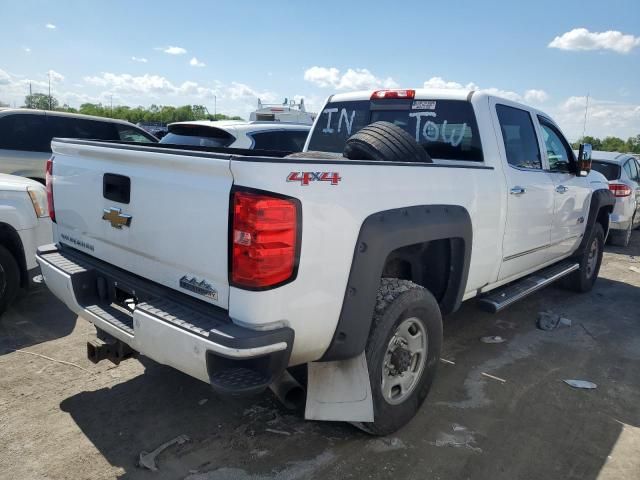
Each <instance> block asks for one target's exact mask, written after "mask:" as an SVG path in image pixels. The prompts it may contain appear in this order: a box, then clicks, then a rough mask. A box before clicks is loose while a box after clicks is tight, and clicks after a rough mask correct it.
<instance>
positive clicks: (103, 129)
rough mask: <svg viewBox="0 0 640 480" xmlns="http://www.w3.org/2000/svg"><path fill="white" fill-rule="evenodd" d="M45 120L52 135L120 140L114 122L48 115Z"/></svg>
mask: <svg viewBox="0 0 640 480" xmlns="http://www.w3.org/2000/svg"><path fill="white" fill-rule="evenodd" d="M47 122H48V123H49V128H50V129H51V133H52V134H53V136H54V137H59V138H81V139H85V140H120V136H119V135H118V131H117V130H116V127H115V124H114V123H110V122H100V121H97V120H85V119H83V118H74V117H58V116H48V117H47Z"/></svg>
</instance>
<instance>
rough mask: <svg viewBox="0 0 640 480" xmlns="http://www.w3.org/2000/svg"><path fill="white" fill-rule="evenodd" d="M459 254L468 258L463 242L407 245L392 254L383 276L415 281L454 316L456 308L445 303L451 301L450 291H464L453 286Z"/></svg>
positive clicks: (451, 239)
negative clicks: (453, 265) (454, 263)
mask: <svg viewBox="0 0 640 480" xmlns="http://www.w3.org/2000/svg"><path fill="white" fill-rule="evenodd" d="M456 255H461V256H462V257H464V244H463V242H462V240H461V239H455V238H447V239H442V240H431V241H429V242H423V243H416V244H413V245H407V246H404V247H401V248H398V249H396V250H393V251H392V252H391V253H389V255H388V256H387V259H386V261H385V264H384V268H383V270H382V276H383V277H395V278H400V279H402V280H411V281H412V282H413V283H416V284H418V285H420V286H422V287H424V288H426V289H427V290H429V291H430V292H431V294H432V295H433V296H434V297H435V298H436V300H437V301H438V303H439V304H440V307H441V309H442V313H450V311H451V310H452V308H453V307H452V306H449V305H445V304H443V301H444V300H445V299H449V298H451V296H452V292H451V291H450V289H455V288H460V286H457V285H453V281H452V280H453V277H454V276H453V275H451V273H452V259H453V258H454V256H456ZM456 293H457V292H456ZM453 296H454V297H455V295H453ZM446 303H449V302H448V301H447V302H446Z"/></svg>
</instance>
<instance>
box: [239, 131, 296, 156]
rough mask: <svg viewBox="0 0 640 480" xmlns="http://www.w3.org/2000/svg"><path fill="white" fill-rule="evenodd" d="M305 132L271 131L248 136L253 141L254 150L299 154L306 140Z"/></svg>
mask: <svg viewBox="0 0 640 480" xmlns="http://www.w3.org/2000/svg"><path fill="white" fill-rule="evenodd" d="M308 133H309V132H307V131H306V130H271V131H262V132H253V133H249V134H248V135H249V136H250V137H251V138H252V139H253V147H252V148H254V149H256V150H278V151H282V152H300V151H302V148H303V147H304V142H305V141H306V140H307V134H308Z"/></svg>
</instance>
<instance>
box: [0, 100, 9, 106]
mask: <svg viewBox="0 0 640 480" xmlns="http://www.w3.org/2000/svg"><path fill="white" fill-rule="evenodd" d="M9 106H10V105H9V104H8V103H6V102H3V101H2V100H0V108H4V107H9Z"/></svg>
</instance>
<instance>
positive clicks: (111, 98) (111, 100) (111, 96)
mask: <svg viewBox="0 0 640 480" xmlns="http://www.w3.org/2000/svg"><path fill="white" fill-rule="evenodd" d="M109 99H110V102H111V116H112V117H113V94H111V95H109Z"/></svg>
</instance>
